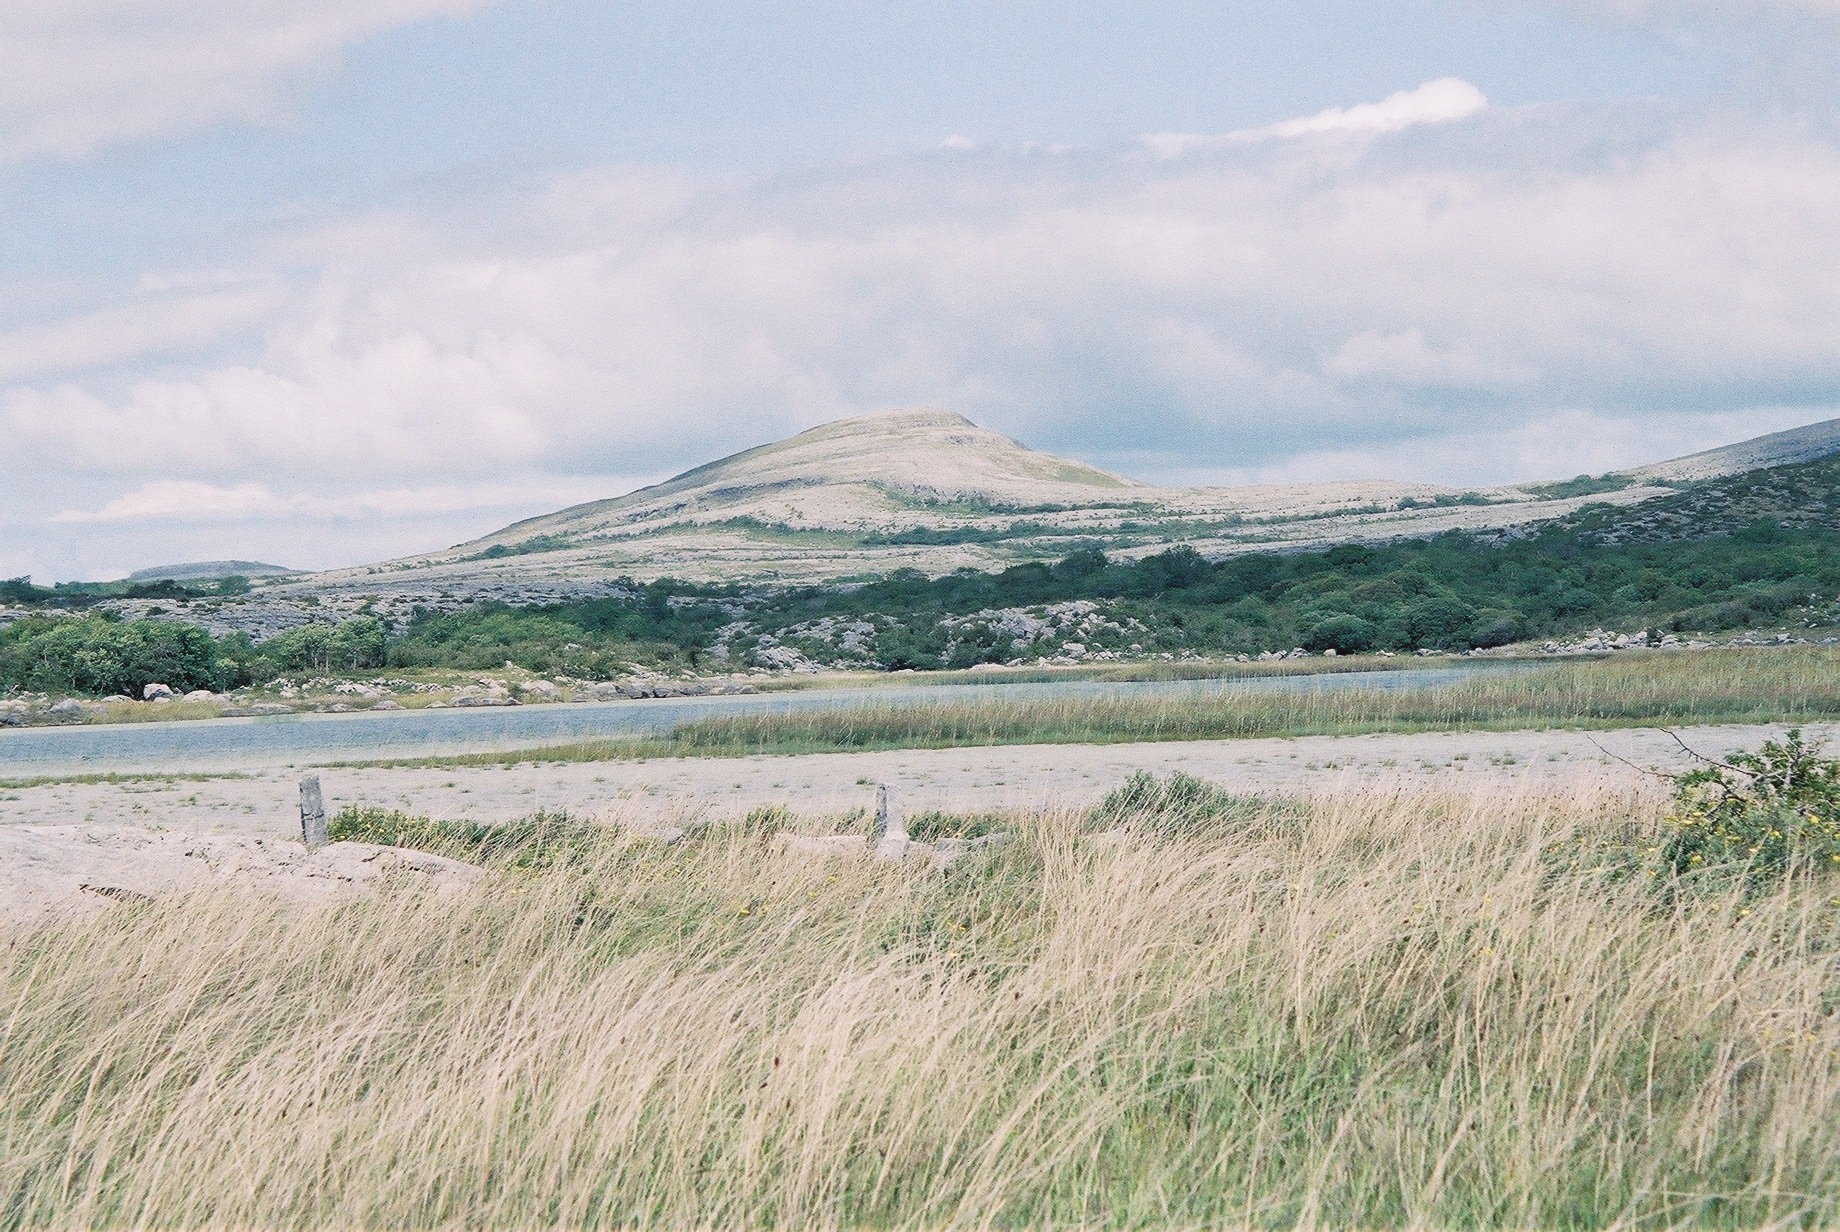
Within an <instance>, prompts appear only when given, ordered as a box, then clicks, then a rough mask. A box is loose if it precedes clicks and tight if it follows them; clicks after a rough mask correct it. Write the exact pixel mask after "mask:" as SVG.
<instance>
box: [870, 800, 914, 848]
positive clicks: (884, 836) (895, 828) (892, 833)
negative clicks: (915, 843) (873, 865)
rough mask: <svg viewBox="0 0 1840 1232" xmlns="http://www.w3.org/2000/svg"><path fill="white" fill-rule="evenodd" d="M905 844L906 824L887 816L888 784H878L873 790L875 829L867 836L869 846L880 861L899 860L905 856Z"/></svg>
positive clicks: (906, 841)
mask: <svg viewBox="0 0 1840 1232" xmlns="http://www.w3.org/2000/svg"><path fill="white" fill-rule="evenodd" d="M907 843H908V838H907V822H906V821H905V820H895V819H894V818H892V817H891V816H890V815H889V812H888V784H886V783H882V784H879V785H878V786H877V787H876V789H875V829H874V831H873V832H872V833H871V834H870V836H869V846H870V847H871V848H872V849H873V850H874V851H875V854H876V856H877V857H878V858H880V859H883V860H899V859H900V858H901V857H903V856H905V855H906V854H907Z"/></svg>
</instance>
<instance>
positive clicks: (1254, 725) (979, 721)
mask: <svg viewBox="0 0 1840 1232" xmlns="http://www.w3.org/2000/svg"><path fill="white" fill-rule="evenodd" d="M1833 717H1840V653H1836V652H1834V651H1832V650H1829V649H1826V648H1813V647H1797V648H1791V649H1785V650H1780V651H1762V652H1756V653H1750V654H1746V653H1743V652H1721V653H1700V654H1692V655H1684V654H1670V655H1645V656H1640V657H1628V658H1618V659H1611V660H1600V661H1594V662H1565V663H1554V664H1548V665H1541V666H1539V667H1535V668H1529V669H1526V670H1523V671H1514V672H1478V673H1476V674H1475V675H1474V676H1473V677H1471V678H1469V679H1467V680H1464V681H1461V682H1459V683H1456V684H1450V685H1444V686H1439V687H1434V688H1424V689H1399V690H1389V691H1374V690H1365V689H1362V690H1325V691H1321V692H1313V691H1273V692H1260V693H1220V694H1212V695H1198V696H1188V697H1174V698H1133V697H1119V698H1103V697H1100V698H1066V699H1054V700H1014V701H1010V700H1000V701H976V702H958V703H950V702H948V703H940V704H928V705H904V706H895V705H866V706H859V707H849V708H843V709H837V710H826V711H811V712H806V713H799V714H755V715H732V716H723V717H720V718H710V719H703V720H700V721H698V722H695V723H689V724H685V725H683V726H680V727H678V728H676V729H674V730H673V732H672V733H671V740H670V743H672V744H673V745H675V746H677V747H679V748H682V749H683V750H685V751H687V752H719V753H796V752H820V751H826V750H841V749H886V748H950V747H956V746H964V745H987V744H1073V743H1103V742H1112V741H1138V740H1215V739H1230V738H1234V737H1253V736H1303V735H1344V734H1358V733H1363V732H1378V731H1388V732H1400V731H1430V730H1454V729H1466V728H1502V727H1554V726H1561V727H1563V726H1583V727H1619V726H1628V725H1631V724H1638V723H1641V724H1648V723H1669V724H1673V723H1682V724H1686V723H1726V722H1776V721H1795V722H1803V721H1809V720H1814V719H1823V718H1833Z"/></svg>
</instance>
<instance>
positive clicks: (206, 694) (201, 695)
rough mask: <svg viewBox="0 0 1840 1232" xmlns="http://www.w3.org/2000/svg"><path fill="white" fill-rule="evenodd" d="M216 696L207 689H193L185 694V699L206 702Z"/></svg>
mask: <svg viewBox="0 0 1840 1232" xmlns="http://www.w3.org/2000/svg"><path fill="white" fill-rule="evenodd" d="M216 696H217V694H215V693H213V692H211V690H209V689H193V690H192V691H191V692H190V693H187V694H186V695H185V700H186V701H188V702H208V701H211V700H212V699H214V698H215V697H216Z"/></svg>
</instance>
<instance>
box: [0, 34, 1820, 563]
mask: <svg viewBox="0 0 1840 1232" xmlns="http://www.w3.org/2000/svg"><path fill="white" fill-rule="evenodd" d="M627 7H628V6H610V5H601V4H576V3H564V2H561V0H557V2H554V3H542V2H537V0H528V2H520V0H505V2H503V3H497V4H491V3H483V2H475V0H365V2H362V3H360V2H358V0H321V2H320V3H317V4H315V5H313V6H299V5H292V4H284V3H279V2H274V0H240V2H234V3H233V2H231V0H197V2H196V3H191V4H188V5H185V6H179V5H169V4H163V3H150V2H149V0H16V2H15V3H14V4H12V5H9V6H8V7H7V9H6V11H5V12H0V42H3V43H4V44H5V45H6V46H7V47H8V49H9V72H8V74H7V75H6V77H5V79H4V80H0V211H3V212H4V217H5V219H6V221H7V225H6V226H5V227H4V228H0V292H4V294H0V493H3V494H4V495H0V576H8V575H14V574H19V573H31V574H33V575H34V576H37V577H39V578H40V579H50V578H60V579H61V578H74V577H104V576H110V575H114V574H119V573H121V572H124V571H126V570H128V569H132V568H136V567H141V566H144V565H148V564H152V563H163V562H169V561H177V560H182V559H199V558H212V557H222V556H237V557H253V558H268V559H275V560H278V561H280V562H282V563H287V564H296V565H302V566H329V565H336V564H350V563H357V562H361V561H365V560H371V559H379V558H383V557H386V556H390V555H395V554H402V553H407V552H412V551H419V550H424V549H428V548H433V547H439V546H444V545H446V544H448V543H452V542H457V541H459V540H461V539H464V538H467V537H470V536H472V535H475V534H478V533H481V532H483V531H486V530H489V529H493V528H495V527H496V526H498V525H502V524H503V523H505V522H507V521H510V520H512V519H514V518H516V517H519V516H525V515H528V514H531V513H536V512H542V511H545V510H547V509H551V508H555V507H558V506H560V505H562V504H566V503H569V502H572V501H576V500H583V499H590V498H594V497H599V496H604V495H610V494H613V493H616V492H619V491H623V490H625V489H627V488H629V487H631V486H634V485H636V484H639V483H642V482H645V481H647V480H650V479H655V478H658V477H661V476H663V475H665V474H668V473H671V472H673V471H676V470H679V469H682V468H684V467H687V466H690V465H694V464H696V463H698V462H701V461H704V460H706V459H707V458H709V457H711V456H714V455H716V454H719V453H723V452H728V451H730V450H733V449H738V448H742V447H745V446H747V445H750V444H755V443H758V442H760V441H762V440H767V439H772V438H774V437H778V436H781V435H784V434H786V433H789V432H792V431H796V430H798V429H800V428H803V427H807V426H810V425H811V424H814V423H818V422H822V421H824V420H826V419H831V418H835V417H838V416H840V415H847V414H855V413H864V412H869V411H874V410H879V409H885V408H888V407H893V406H900V405H937V406H945V407H948V408H950V409H955V410H959V411H962V412H964V413H966V414H969V415H971V416H972V417H973V418H975V419H978V420H979V421H980V422H984V423H987V424H989V425H991V426H993V427H997V428H999V429H1001V430H1004V431H1008V432H1010V433H1012V434H1014V435H1017V436H1019V437H1020V438H1022V439H1023V440H1025V441H1026V442H1027V443H1029V444H1032V445H1036V446H1038V447H1043V448H1051V449H1054V450H1057V451H1060V452H1065V453H1069V454H1073V455H1076V456H1079V457H1082V458H1084V459H1087V460H1089V461H1093V462H1096V463H1098V464H1100V465H1104V466H1109V467H1111V468H1113V469H1117V470H1121V471H1123V472H1125V473H1128V474H1132V475H1135V476H1137V477H1140V478H1145V479H1150V480H1158V481H1167V482H1242V481H1252V480H1277V479H1327V478H1339V477H1346V476H1374V475H1397V476H1400V477H1409V478H1415V479H1430V480H1436V481H1442V482H1449V483H1457V484H1469V483H1487V482H1493V481H1501V480H1508V479H1514V478H1525V477H1533V476H1563V475H1570V474H1575V473H1578V472H1580V471H1586V470H1602V469H1607V468H1610V467H1614V466H1617V465H1623V464H1629V463H1634V462H1639V461H1644V460H1650V459H1652V458H1655V457H1658V456H1663V455H1667V454H1672V453H1678V452H1686V451H1688V450H1691V449H1694V448H1699V447H1704V446H1707V445H1711V444H1716V443H1719V442H1721V441H1724V440H1727V439H1734V438H1737V437H1742V436H1747V435H1754V434H1756V433H1759V432H1763V431H1769V430H1773V429H1776V428H1780V427H1787V426H1791V425H1793V424H1796V423H1804V422H1811V421H1814V420H1818V419H1824V418H1830V417H1832V416H1834V415H1840V409H1836V406H1837V405H1840V136H1837V135H1836V134H1837V131H1840V130H1837V129H1836V125H1835V120H1836V118H1837V117H1840V106H1837V104H1840V73H1837V72H1836V70H1835V68H1834V65H1835V64H1836V63H1840V54H1836V53H1840V3H1834V2H1832V0H1805V2H1803V3H1787V2H1785V3H1765V2H1754V3H1741V4H1732V3H1726V4H1719V5H1714V4H1695V3H1684V2H1683V3H1638V2H1633V0H1632V2H1627V3H1598V4H1587V3H1583V2H1579V3H1531V2H1530V3H1514V2H1510V0H1501V2H1497V3H1480V2H1477V3H1459V2H1455V0H1450V2H1444V3H1429V2H1406V0H1367V2H1364V3H1339V2H1330V0H1308V2H1304V3H1291V4H1285V5H1220V4H1155V3H1017V4H1011V5H1004V6H995V5H989V4H975V5H974V4H934V5H915V6H892V5H870V4H845V3H835V4H797V5H788V4H784V3H781V4H723V5H714V4H710V5H697V4H682V5H674V6H656V7H655V9H654V11H651V12H631V11H626V10H627ZM632 7H635V8H636V7H638V6H632Z"/></svg>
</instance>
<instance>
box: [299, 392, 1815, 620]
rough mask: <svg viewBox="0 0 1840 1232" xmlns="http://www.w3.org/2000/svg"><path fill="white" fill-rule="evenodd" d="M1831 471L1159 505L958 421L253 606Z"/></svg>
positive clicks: (1394, 534) (749, 575)
mask: <svg viewBox="0 0 1840 1232" xmlns="http://www.w3.org/2000/svg"><path fill="white" fill-rule="evenodd" d="M1835 454H1840V420H1837V421H1834V422H1830V423H1825V424H1817V425H1814V426H1812V427H1808V428H1801V429H1797V430H1795V431H1792V432H1784V433H1777V434H1775V435H1773V436H1767V437H1761V438H1758V439H1757V440H1755V441H1749V442H1745V443H1743V444H1739V445H1732V446H1728V447H1726V448H1724V449H1719V450H1714V451H1710V452H1708V453H1703V454H1696V455H1693V456H1692V457H1688V458H1682V459H1678V460H1676V461H1674V462H1666V463H1659V464H1656V465H1653V466H1646V467H1642V468H1639V469H1637V470H1632V471H1628V472H1623V473H1619V474H1612V475H1605V476H1598V477H1595V478H1591V479H1580V480H1573V481H1568V482H1561V483H1528V484H1522V485H1515V486H1507V487H1498V488H1486V489H1479V490H1469V491H1465V490H1457V489H1449V488H1439V487H1433V486H1429V485H1424V484H1411V483H1388V482H1359V483H1356V482H1348V483H1318V484H1302V485H1265V486H1250V487H1236V488H1159V487H1155V486H1152V485H1149V484H1144V483H1139V482H1137V481H1134V480H1131V479H1127V478H1124V477H1122V476H1118V475H1113V474H1108V473H1106V472H1105V471H1101V470H1098V469H1095V468H1093V467H1091V466H1087V465H1084V464H1082V463H1079V462H1074V461H1070V460H1068V459H1065V458H1059V457H1055V456H1053V455H1050V454H1045V453H1040V452H1037V451H1034V450H1031V449H1028V448H1026V447H1024V446H1023V445H1021V444H1018V443H1017V442H1015V441H1012V440H1010V439H1009V438H1007V437H1005V436H1002V435H1000V434H998V433H996V432H992V431H990V430H989V429H986V428H981V427H979V426H978V425H976V424H974V423H972V422H970V421H969V420H967V419H965V418H963V417H962V416H959V415H955V414H950V413H948V412H943V411H931V410H912V411H898V412H893V413H889V414H883V415H873V416H866V417H862V418H857V419H847V420H842V421H839V422H836V423H831V424H826V425H824V426H822V427H818V428H813V429H811V430H810V431H807V432H802V433H800V434H798V435H797V436H794V437H791V438H789V439H787V440H783V441H778V442H775V443H773V444H769V445H763V446H760V447H759V448H756V449H750V450H747V451H745V452H743V453H738V454H735V455H733V456H732V457H728V458H723V459H721V460H719V461H716V462H711V463H709V464H707V465H705V466H700V467H697V468H696V469H695V470H691V471H686V472H685V473H684V474H682V475H679V476H677V477H676V478H674V479H671V480H668V481H667V482H665V483H661V484H657V485H655V486H653V487H649V488H643V489H640V490H639V491H636V492H632V493H629V494H628V495H625V496H621V497H617V498H614V499H610V500H603V501H595V502H592V503H589V504H585V505H577V506H575V507H573V508H570V509H564V510H561V511H559V512H557V513H552V514H548V515H545V516H542V517H537V518H532V519H529V520H527V521H523V522H519V523H516V524H515V525H512V526H508V527H506V528H505V529H503V530H501V531H498V532H496V533H495V534H491V535H488V536H486V537H484V538H482V539H478V540H475V541H473V542H471V543H465V544H461V545H459V546H457V547H454V548H450V549H447V550H446V551H442V552H435V553H430V554H428V555H425V556H418V557H411V558H407V559H403V560H397V561H391V562H387V563H384V564H379V565H373V566H369V567H365V568H359V569H348V570H340V571H335V572H330V573H323V574H319V575H315V576H313V577H311V578H307V579H302V580H299V581H290V582H283V583H280V584H278V585H271V586H269V587H267V588H265V589H266V590H267V591H268V592H269V593H271V594H273V595H274V596H275V597H277V598H279V597H281V595H282V594H285V593H288V592H295V591H298V592H300V593H302V594H304V593H307V592H315V593H320V594H328V595H332V594H338V595H343V596H353V597H356V596H360V595H365V594H369V595H373V596H378V597H380V598H381V597H384V596H388V598H389V599H391V600H393V601H394V602H392V603H390V604H387V605H386V606H390V607H394V606H397V605H398V604H400V603H402V602H407V601H410V600H412V599H413V598H414V597H415V596H417V595H422V596H427V597H430V598H432V597H437V596H438V597H443V598H447V599H449V600H451V599H455V598H461V597H467V596H472V597H481V596H483V597H497V598H504V599H507V600H511V601H525V602H529V601H542V600H544V599H547V598H562V597H567V596H570V595H579V594H582V593H588V592H592V591H596V590H599V589H601V588H604V587H606V586H607V585H608V584H610V583H611V582H613V581H614V580H615V579H617V578H619V577H621V576H630V577H635V578H639V579H641V580H644V579H649V578H656V577H666V576H671V577H678V578H685V579H691V580H699V581H722V580H734V581H760V582H767V581H783V582H791V581H822V580H849V579H860V578H866V577H871V576H876V575H881V574H886V573H888V572H891V571H893V570H895V569H900V568H913V569H919V570H922V571H923V572H926V573H929V574H941V573H947V572H950V571H952V570H954V569H959V568H966V567H970V568H977V569H996V568H1001V567H1004V566H1006V565H1009V564H1014V563H1016V562H1017V561H1021V560H1028V559H1040V558H1044V557H1059V556H1062V555H1064V554H1066V553H1067V552H1069V551H1072V550H1075V549H1077V548H1079V547H1082V546H1093V547H1099V548H1103V549H1104V550H1105V551H1107V552H1109V553H1112V554H1114V555H1123V556H1127V557H1128V556H1134V555H1142V554H1147V553H1150V552H1155V551H1158V550H1161V549H1162V548H1164V547H1166V546H1168V545H1169V544H1172V543H1177V542H1180V543H1188V544H1192V545H1193V546H1194V547H1196V548H1197V549H1199V550H1200V551H1201V552H1203V553H1204V554H1206V555H1210V556H1218V555H1224V554H1229V553H1234V552H1243V551H1249V550H1258V549H1267V548H1272V547H1304V546H1312V545H1323V544H1330V543H1338V542H1349V541H1363V540H1364V541H1378V540H1386V539H1394V538H1400V537H1406V536H1423V535H1429V534H1436V533H1440V532H1443V531H1448V530H1490V529H1496V530H1502V531H1508V532H1511V531H1512V528H1515V527H1521V526H1527V525H1530V524H1534V523H1540V522H1547V521H1551V520H1553V519H1557V518H1566V517H1570V516H1574V515H1576V514H1577V513H1578V512H1579V511H1580V510H1581V509H1585V508H1587V507H1594V508H1601V507H1602V506H1605V505H1609V506H1612V507H1619V508H1621V507H1628V506H1632V505H1636V504H1640V503H1642V502H1646V501H1650V500H1654V499H1656V498H1658V497H1663V496H1668V495H1670V494H1673V493H1676V492H1678V491H1679V490H1681V489H1682V488H1683V487H1687V486H1690V485H1691V484H1693V483H1694V482H1703V481H1704V480H1705V479H1707V478H1709V477H1713V476H1719V475H1729V474H1732V473H1737V472H1745V471H1749V470H1753V469H1756V468H1759V467H1768V466H1775V465H1781V464H1784V463H1799V462H1804V461H1807V460H1809V459H1811V458H1820V457H1826V456H1830V455H1835Z"/></svg>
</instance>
